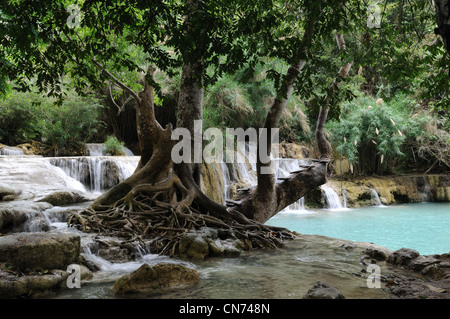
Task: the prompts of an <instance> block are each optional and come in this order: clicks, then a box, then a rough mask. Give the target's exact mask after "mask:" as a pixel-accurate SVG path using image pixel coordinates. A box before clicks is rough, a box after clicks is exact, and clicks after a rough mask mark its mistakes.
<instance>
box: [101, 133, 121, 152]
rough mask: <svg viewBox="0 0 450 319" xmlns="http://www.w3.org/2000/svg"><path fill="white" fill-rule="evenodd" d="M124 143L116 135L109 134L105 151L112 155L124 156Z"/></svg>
mask: <svg viewBox="0 0 450 319" xmlns="http://www.w3.org/2000/svg"><path fill="white" fill-rule="evenodd" d="M123 146H124V143H123V142H121V141H119V140H118V139H117V137H115V136H108V138H107V139H106V142H105V148H104V152H105V155H110V156H124V155H125V152H124V151H123Z"/></svg>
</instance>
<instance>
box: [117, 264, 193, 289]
mask: <svg viewBox="0 0 450 319" xmlns="http://www.w3.org/2000/svg"><path fill="white" fill-rule="evenodd" d="M198 281H199V275H198V272H197V271H196V270H195V269H192V268H189V267H186V266H183V265H181V264H172V263H161V264H156V265H154V266H149V265H148V264H143V265H142V266H141V267H139V268H138V269H137V270H135V271H133V272H131V273H130V274H128V275H125V276H123V277H121V278H119V279H118V280H117V281H116V282H115V283H114V286H113V290H114V292H115V293H116V294H127V293H143V292H156V291H158V289H160V288H169V287H176V286H184V285H189V284H194V283H197V282H198Z"/></svg>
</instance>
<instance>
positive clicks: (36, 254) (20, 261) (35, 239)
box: [0, 233, 80, 271]
mask: <svg viewBox="0 0 450 319" xmlns="http://www.w3.org/2000/svg"><path fill="white" fill-rule="evenodd" d="M79 261H80V237H79V236H77V235H72V234H66V233H16V234H12V235H7V236H3V237H0V262H4V263H5V264H7V265H9V266H12V267H13V269H15V270H18V271H34V270H47V269H66V268H67V266H68V265H70V264H77V263H79Z"/></svg>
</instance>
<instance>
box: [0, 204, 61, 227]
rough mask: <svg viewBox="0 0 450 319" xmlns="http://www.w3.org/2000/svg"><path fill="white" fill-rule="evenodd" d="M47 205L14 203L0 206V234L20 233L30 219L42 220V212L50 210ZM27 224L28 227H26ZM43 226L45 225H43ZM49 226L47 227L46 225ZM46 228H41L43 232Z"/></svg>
mask: <svg viewBox="0 0 450 319" xmlns="http://www.w3.org/2000/svg"><path fill="white" fill-rule="evenodd" d="M51 207H52V205H51V204H49V203H33V202H22V201H15V202H11V203H5V204H2V205H1V206H0V232H2V233H7V232H11V231H12V232H22V231H26V229H25V227H28V226H30V225H29V224H30V223H31V222H32V219H35V218H37V219H42V218H43V213H42V212H43V211H44V210H46V209H49V208H51ZM26 224H28V225H26ZM44 226H45V225H44ZM48 226H49V225H48ZM46 228H47V229H48V227H42V229H43V230H45V229H46Z"/></svg>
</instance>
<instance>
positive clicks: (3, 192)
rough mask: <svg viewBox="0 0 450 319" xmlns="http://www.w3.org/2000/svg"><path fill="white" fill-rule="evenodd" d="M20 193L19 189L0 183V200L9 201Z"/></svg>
mask: <svg viewBox="0 0 450 319" xmlns="http://www.w3.org/2000/svg"><path fill="white" fill-rule="evenodd" d="M19 195H20V191H17V190H14V189H12V188H9V187H7V186H6V185H2V184H0V201H11V200H14V199H16V198H17V197H18V196H19Z"/></svg>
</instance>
